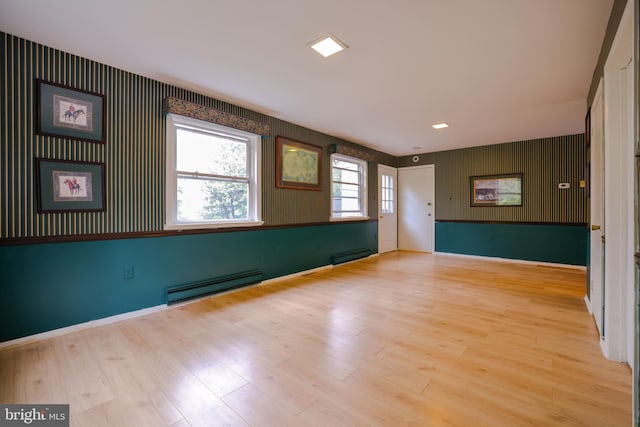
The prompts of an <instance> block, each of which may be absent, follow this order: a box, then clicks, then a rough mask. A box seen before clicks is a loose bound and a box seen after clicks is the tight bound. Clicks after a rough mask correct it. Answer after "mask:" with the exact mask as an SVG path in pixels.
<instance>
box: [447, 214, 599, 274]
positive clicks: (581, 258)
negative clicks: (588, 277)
mask: <svg viewBox="0 0 640 427" xmlns="http://www.w3.org/2000/svg"><path fill="white" fill-rule="evenodd" d="M588 245H589V231H588V229H587V226H586V224H577V225H573V224H570V225H569V224H517V223H511V224H510V223H478V222H446V221H442V222H437V223H436V251H437V252H449V253H455V254H465V255H478V256H488V257H499V258H509V259H519V260H527V261H541V262H551V263H558V264H571V265H586V260H587V249H588Z"/></svg>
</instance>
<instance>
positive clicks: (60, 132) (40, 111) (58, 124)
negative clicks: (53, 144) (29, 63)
mask: <svg viewBox="0 0 640 427" xmlns="http://www.w3.org/2000/svg"><path fill="white" fill-rule="evenodd" d="M36 92H37V102H36V105H37V111H36V113H37V114H36V116H37V119H36V132H37V133H38V134H39V135H45V136H55V137H60V138H73V139H78V140H82V141H89V142H98V143H101V144H102V143H104V142H105V133H106V128H105V100H104V99H105V98H104V95H101V94H99V93H93V92H87V91H84V90H79V89H74V88H72V87H69V86H64V85H61V84H57V83H51V82H46V81H44V80H39V79H38V80H36Z"/></svg>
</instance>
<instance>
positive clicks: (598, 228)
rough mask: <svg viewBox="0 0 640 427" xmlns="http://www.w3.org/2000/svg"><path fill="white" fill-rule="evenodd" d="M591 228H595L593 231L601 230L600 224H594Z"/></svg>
mask: <svg viewBox="0 0 640 427" xmlns="http://www.w3.org/2000/svg"><path fill="white" fill-rule="evenodd" d="M591 230H593V231H596V230H600V226H599V225H592V226H591Z"/></svg>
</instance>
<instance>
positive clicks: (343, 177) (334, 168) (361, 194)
mask: <svg viewBox="0 0 640 427" xmlns="http://www.w3.org/2000/svg"><path fill="white" fill-rule="evenodd" d="M357 218H360V219H367V162H366V161H365V160H360V159H356V158H353V157H349V156H345V155H342V154H332V155H331V219H332V220H334V221H337V220H342V219H357Z"/></svg>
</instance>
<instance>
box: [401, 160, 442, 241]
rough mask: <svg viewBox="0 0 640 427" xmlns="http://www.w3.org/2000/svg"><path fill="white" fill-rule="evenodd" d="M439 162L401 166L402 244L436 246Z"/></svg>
mask: <svg viewBox="0 0 640 427" xmlns="http://www.w3.org/2000/svg"><path fill="white" fill-rule="evenodd" d="M435 212H436V210H435V166H434V165H427V166H414V167H409V168H401V169H399V170H398V248H399V249H403V250H409V251H419V252H433V251H434V249H435V215H436V214H435Z"/></svg>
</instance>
